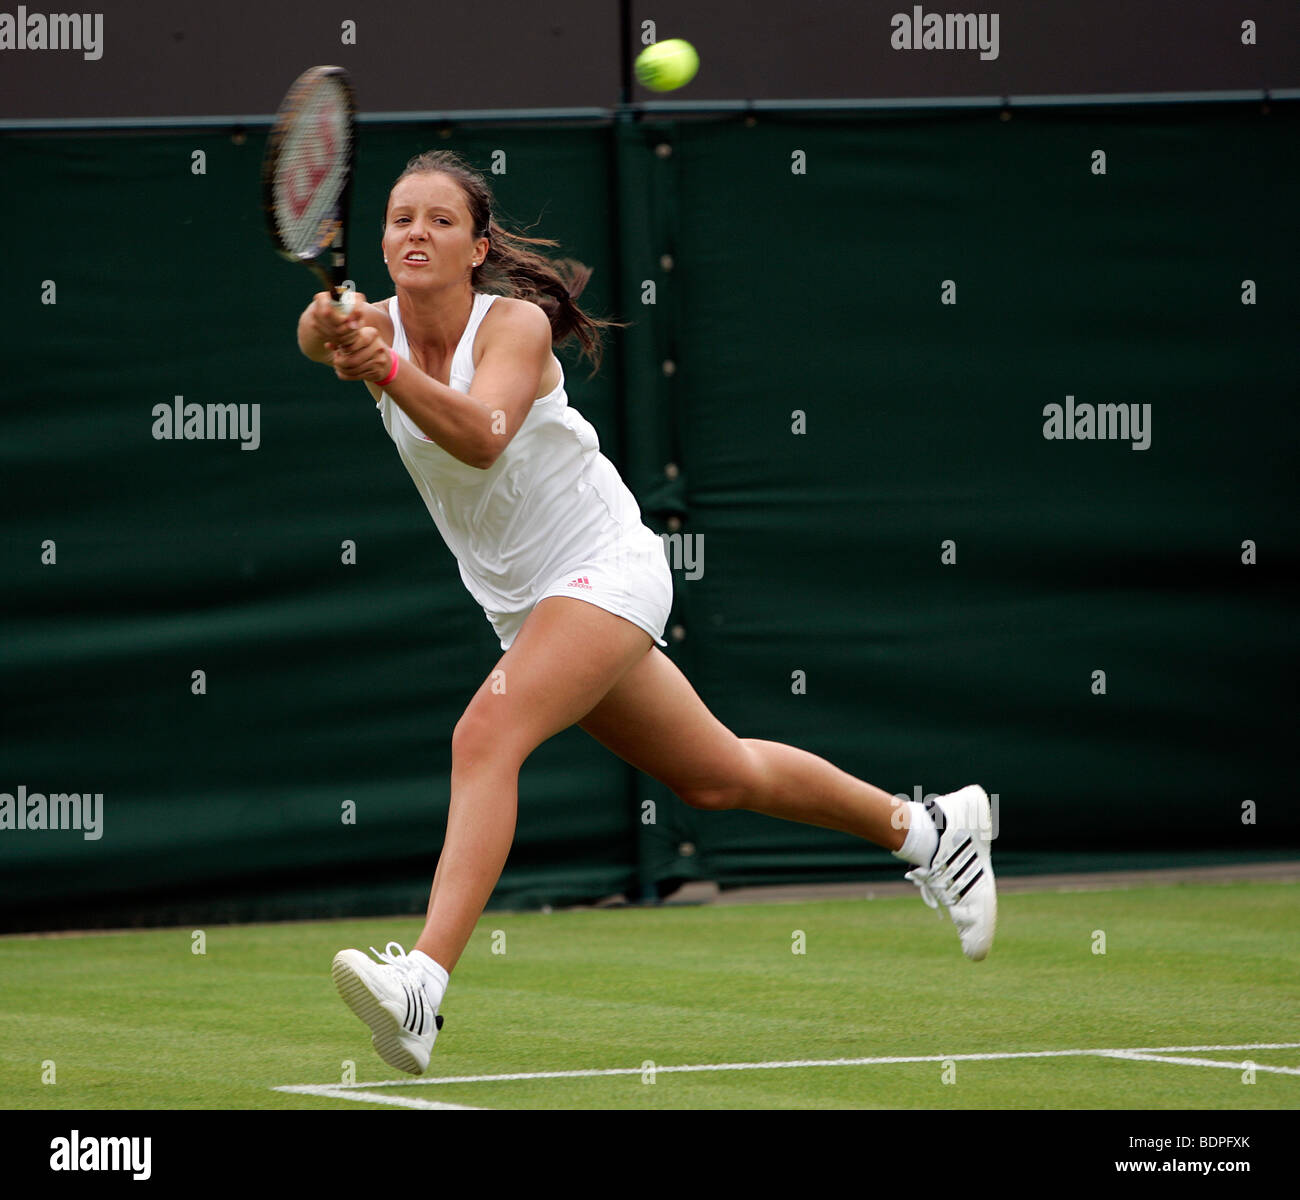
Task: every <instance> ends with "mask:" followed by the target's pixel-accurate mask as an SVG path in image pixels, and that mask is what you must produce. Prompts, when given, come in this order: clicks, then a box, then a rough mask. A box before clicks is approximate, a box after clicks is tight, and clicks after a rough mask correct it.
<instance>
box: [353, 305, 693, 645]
mask: <svg viewBox="0 0 1300 1200" xmlns="http://www.w3.org/2000/svg"><path fill="white" fill-rule="evenodd" d="M494 300H496V297H495V296H491V295H488V294H486V293H484V292H476V293H475V294H474V307H473V309H472V310H471V312H470V318H469V324H467V325H466V326H465V332H464V333H463V334H462V335H461V339H460V342H459V344H458V345H457V346H456V353H455V355H454V356H453V358H452V363H451V379H450V383H451V386H452V387H453V388H455V389H456V391H458V392H468V391H469V386H470V383H471V381H472V380H473V378H474V337H475V335H476V333H477V332H478V327H479V325H480V324H481V322H482V320H483V318H484V317H485V316H486V315H487V312H488V309H490V308H491V307H492V303H493V301H494ZM388 313H389V316H390V317H391V318H392V322H393V349H394V350H396V351H397V353H398V354H400V355H401V356H402V357H403V358H405V359H408V360H409V359H410V356H411V355H410V345H409V343H408V342H407V340H406V330H405V329H404V328H403V326H402V317H401V313H400V312H399V311H398V305H397V297H396V296H394V297H393V298H392V299H390V300H389V301H388ZM377 407H378V409H379V412H380V415H381V416H382V417H383V420H384V428H385V429H386V430H387V431H388V434H389V436H390V437H391V438H392V439H393V442H394V444H395V445H396V446H397V452H398V454H399V455H400V456H401V459H402V462H403V463H405V464H406V469H407V470H408V471H409V472H410V473H411V478H412V479H413V480H414V481H415V486H416V487H417V488H418V489H419V492H420V495H421V496H422V497H423V498H424V503H425V505H426V506H427V507H428V509H429V515H430V516H431V517H433V520H434V523H435V524H436V525H437V526H438V531H439V532H440V533H441V534H442V536H443V540H444V541H446V543H447V545H448V547H449V548H450V549H451V552H452V553H453V554H454V555H455V556H456V559H457V561H458V562H459V563H460V576H461V579H462V580H464V583H465V586H466V587H467V588H468V589H469V592H470V595H472V596H473V597H474V599H475V600H477V601H478V602H479V604H480V605H482V606H483V611H484V612H485V613H486V615H487V618H488V620H489V621H490V622H491V623H492V626H493V628H494V629H495V630H496V632H497V635H498V637H499V638H500V639H501V648H502V649H503V650H508V649H509V648H510V644H511V643H512V642H513V641H514V639H515V635H516V634H517V633H518V632H519V629H520V627H521V626H522V625H523V623H524V619H525V618H526V617H527V616H528V614H529V613H530V612H531V611H532V609H533V606H534V605H535V604H537V602H538V601H539V600H541V599H543V598H544V597H546V596H573V597H575V598H577V599H579V600H585V601H587V602H588V603H590V604H595V605H596V606H598V607H599V608H603V609H606V610H608V611H610V612H613V613H617V614H618V615H619V616H621V617H625V618H626V619H627V620H629V621H631V622H632V623H633V624H635V625H638V626H640V628H642V629H644V630H645V631H646V632H647V633H649V634H650V636H651V637H653V638H654V639H655V640H656V641H657V642H658V643H659V644H660V645H661V646H663V645H666V644H667V643H666V642H664V640H663V630H664V625H665V623H666V622H667V620H668V613H669V610H670V608H671V607H672V597H673V585H672V573H671V572H670V571H669V569H668V562H667V558H666V557H665V555H664V550H663V545H662V543H661V542H660V540H659V538H658V537H657V536H656V535H655V534H654V532H653V531H651V530H650V529H648V528H647V527H646V526H645V524H643V522H642V520H641V510H640V508H639V507H638V505H637V502H636V499H635V498H634V497H633V495H632V493H631V492H630V491H628V489H627V485H626V484H624V482H623V480H622V479H621V478H620V476H619V474H618V471H617V470H615V468H614V465H613V464H612V463H611V462H610V461H609V460H608V459H607V458H606V457H605V456H604V455H603V454H601V452H600V441H599V439H598V438H597V436H596V431H595V430H594V429H593V428H592V427H591V424H590V423H589V422H588V421H587V420H586V419H585V418H584V417H583V416H582V415H581V414H580V413H577V412H575V411H574V410H573V409H572V408H570V407H569V400H568V397H567V395H566V394H565V391H564V371H563V368H561V370H560V382H559V383H558V384H557V385H556V386H555V389H554V390H553V391H552V392H550V393H549V394H548V395H546V396H543V397H541V398H540V399H539V400H535V401H533V407H532V409H531V411H530V412H529V414H528V416H527V418H526V419H525V420H524V423H523V425H522V426H521V427H520V428H519V431H518V432H517V433H516V434H515V436H514V437H513V438H512V439H511V440H510V442H509V443H508V444H507V445H506V448H505V450H504V451H503V452H502V453H501V455H500V456H499V457H498V458H497V460H496V462H494V463H493V464H492V466H490V467H489V468H488V469H487V470H481V469H479V468H477V467H471V466H469V465H468V464H467V463H463V462H461V461H460V460H459V459H458V458H455V457H454V456H452V455H451V454H448V453H447V451H446V450H444V449H443V448H442V447H441V446H439V445H438V444H437V443H436V442H434V441H431V440H430V439H429V438H427V437H426V436H425V435H424V434H423V433H422V432H421V431H420V429H419V427H418V426H417V425H416V424H415V422H414V421H413V420H411V418H410V417H409V416H407V414H406V413H405V412H404V411H403V410H402V408H401V407H400V406H399V405H398V404H397V403H396V402H395V401H394V400H393V399H392V398H391V397H390V396H389V395H388V393H387V392H385V393H383V395H382V396H381V397H380V399H379V403H378V406H377Z"/></svg>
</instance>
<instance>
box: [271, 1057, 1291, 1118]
mask: <svg viewBox="0 0 1300 1200" xmlns="http://www.w3.org/2000/svg"><path fill="white" fill-rule="evenodd" d="M1297 1049H1300V1042H1241V1043H1237V1044H1235V1045H1229V1046H1135V1047H1133V1048H1131V1049H1124V1048H1120V1049H1110V1050H1105V1049H1096V1050H1015V1051H1004V1052H997V1051H995V1052H992V1053H988V1054H918V1055H888V1056H882V1057H875V1058H810V1059H793V1060H790V1061H787V1062H757V1063H703V1064H691V1065H684V1066H668V1067H661V1066H659V1065H658V1064H656V1065H655V1066H654V1072H655V1074H656V1075H659V1074H664V1075H673V1074H687V1073H694V1072H699V1071H777V1070H791V1069H798V1068H805V1067H874V1066H890V1065H895V1064H899V1063H927V1062H929V1063H943V1062H995V1061H1001V1060H1004V1059H1022V1058H1086V1057H1097V1058H1129V1059H1133V1060H1134V1061H1138V1062H1166V1063H1173V1064H1175V1065H1186V1066H1207V1067H1232V1068H1234V1069H1237V1070H1245V1069H1246V1064H1245V1063H1241V1064H1236V1063H1225V1062H1221V1061H1218V1060H1216V1059H1211V1058H1207V1059H1182V1060H1180V1059H1177V1058H1166V1057H1162V1056H1163V1055H1171V1054H1179V1053H1186V1052H1190V1051H1205V1050H1214V1051H1217V1050H1297ZM1253 1065H1254V1067H1255V1070H1257V1071H1271V1072H1275V1073H1278V1074H1284V1075H1300V1070H1296V1069H1294V1068H1291V1067H1268V1066H1261V1065H1259V1064H1258V1063H1256V1064H1253ZM649 1069H650V1068H648V1067H646V1068H642V1067H607V1068H601V1069H593V1070H577V1071H518V1072H512V1073H509V1074H504V1075H444V1076H440V1077H434V1078H432V1079H386V1080H376V1081H375V1082H373V1083H352V1084H346V1083H338V1084H331V1085H320V1084H315V1085H303V1086H294V1087H278V1088H275V1089H274V1090H275V1091H277V1092H300V1093H303V1094H305V1095H328V1096H330V1097H331V1098H336V1099H345V1098H359V1097H361V1096H362V1095H364V1096H365V1098H366V1099H373V1101H374V1102H375V1103H380V1104H383V1103H396V1102H397V1098H396V1097H394V1098H393V1099H392V1100H391V1101H390V1100H389V1099H388V1098H386V1097H380V1096H378V1095H376V1094H375V1093H374V1092H366V1093H362V1092H360V1091H358V1089H362V1088H365V1089H370V1088H392V1087H411V1086H431V1085H435V1084H444V1083H511V1082H517V1081H520V1080H527V1079H595V1078H599V1077H602V1076H616V1075H642V1074H644V1073H645V1072H646V1071H648V1070H649ZM408 1107H419V1108H425V1107H445V1108H461V1107H468V1106H465V1105H433V1104H431V1103H430V1102H427V1101H418V1102H410V1103H408Z"/></svg>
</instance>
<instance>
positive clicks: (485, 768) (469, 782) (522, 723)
mask: <svg viewBox="0 0 1300 1200" xmlns="http://www.w3.org/2000/svg"><path fill="white" fill-rule="evenodd" d="M651 644H652V642H651V638H650V635H649V634H648V633H646V632H645V631H644V630H642V629H639V628H637V626H635V625H633V624H632V623H631V622H630V621H625V620H624V619H623V618H622V617H618V616H615V615H614V614H612V613H609V612H606V611H605V610H604V609H601V608H597V607H596V606H595V605H593V604H588V603H587V602H586V601H584V600H576V599H570V598H568V597H565V596H553V597H548V598H547V599H545V600H542V601H541V602H540V603H538V605H537V607H536V608H534V609H533V611H532V612H531V613H530V614H529V615H528V619H527V620H526V621H525V622H524V624H523V628H521V629H520V631H519V634H518V636H517V637H516V638H515V640H514V642H513V644H512V645H511V647H510V649H509V650H507V651H506V653H505V654H504V655H503V656H502V658H501V660H500V661H499V662H498V663H497V666H496V668H495V669H494V670H493V672H492V674H491V675H490V676H489V677H488V678H487V680H485V681H484V683H483V685H482V686H481V687H480V688H479V690H478V691H477V692H476V693H475V695H474V698H473V699H472V700H471V701H470V703H469V707H468V708H466V710H465V713H464V715H463V716H462V717H461V719H460V721H459V722H458V723H457V725H456V730H455V733H454V734H453V735H452V743H451V807H450V810H449V812H448V814H447V835H446V838H445V840H444V842H443V847H442V854H441V856H440V858H439V860H438V869H437V873H436V874H435V876H434V881H435V882H434V886H433V888H432V890H431V893H430V897H429V908H428V913H427V916H426V920H425V926H424V931H423V932H422V933H421V934H420V938H419V940H418V941H417V942H416V943H415V949H417V950H421V951H423V952H424V953H425V954H427V955H428V956H429V957H430V958H432V959H433V960H434V961H435V962H437V963H439V964H441V966H442V967H443V968H444V969H445V970H447V971H448V972H450V971H451V970H452V969H453V968H454V967H455V966H456V963H457V961H458V960H459V958H460V956H461V954H462V952H463V951H464V949H465V945H466V943H467V942H468V941H469V937H470V934H471V933H472V932H473V931H474V926H475V924H476V922H477V921H478V919H479V917H480V916H481V915H482V912H483V908H484V906H485V905H486V904H487V902H488V898H489V897H490V896H491V895H492V890H493V888H495V887H496V884H497V879H498V878H499V877H500V875H501V869H502V868H503V867H504V866H505V862H506V856H507V855H508V854H509V852H510V845H511V842H513V840H514V836H515V816H516V809H517V803H518V777H519V768H520V766H521V765H522V764H523V761H524V759H526V758H527V757H528V756H529V754H531V753H532V752H533V750H534V749H536V747H537V746H539V745H540V744H541V743H542V742H544V741H545V740H546V739H547V738H549V737H551V736H552V735H554V734H556V733H559V732H560V731H561V730H563V729H567V728H568V727H569V726H570V725H572V724H574V723H575V722H576V721H578V720H579V718H581V717H582V716H584V715H585V714H586V713H588V712H590V711H591V709H592V708H593V707H594V706H595V705H596V704H597V703H598V702H599V701H600V699H601V697H602V696H604V695H606V694H607V693H608V692H609V690H610V689H611V688H612V687H613V686H615V684H616V683H617V682H618V680H619V679H620V678H622V677H623V676H624V675H625V674H626V673H627V672H628V670H629V669H630V668H632V667H633V666H634V664H636V663H637V662H638V661H639V660H641V659H643V658H645V657H646V651H647V650H648V649H649V647H650V646H651Z"/></svg>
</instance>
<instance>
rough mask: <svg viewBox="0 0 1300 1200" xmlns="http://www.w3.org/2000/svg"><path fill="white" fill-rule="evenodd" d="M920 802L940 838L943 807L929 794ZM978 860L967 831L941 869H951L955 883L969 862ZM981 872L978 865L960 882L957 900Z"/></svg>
mask: <svg viewBox="0 0 1300 1200" xmlns="http://www.w3.org/2000/svg"><path fill="white" fill-rule="evenodd" d="M921 803H922V804H924V805H925V811H926V812H928V813H929V814H930V819H931V820H933V821H934V827H935V829H936V830H938V832H939V837H940V839H942V838H943V829H944V812H943V809H941V808H940V807H939V806H938V804H936V803H935V801H934V799H933V797H931V796H927V797H925V799H924V800H923V801H922V802H921ZM967 850H969V851H970V854H969V856H968V857H967V858H966V860H965V861H964V862H963V863H962V864H961V866H959V867H958V868H957V869H956V870H955V871H951V868H952V865H953V863H954V862H956V861H957V859H959V858H960V857H961V856H962V855H963V854H965V853H966V851H967ZM978 861H979V857H978V855H976V853H975V848H974V847H973V846H972V845H971V836H970V834H969V833H968V834H966V836H965V838H964V839H963V840H962V842H961V843H960V844H959V845H958V846H957V849H956V850H954V851H953V852H952V853H951V854H950V855H949V856H948V860H947V861H946V862H945V863H943V864H942V869H943V870H944V871H945V872H948V871H951V875H950V878H951V879H952V882H953V883H954V884H957V883H959V882H961V877H962V874H963V873H964V872H966V871H968V870H970V867H971V864H972V863H975V862H978ZM931 869H933V864H931ZM983 874H984V868H983V867H980V869H979V870H978V871H976V872H975V874H974V875H972V876H971V877H970V878H969V879H968V880H966V882H965V883H964V884H962V888H961V890H960V891H959V892H958V893H957V899H959V900H961V899H963V898H964V897H965V895H966V893H967V892H969V891H970V890H971V888H973V887H974V886H975V885H976V884H977V883H978V882H979V881H980V878H981V876H983Z"/></svg>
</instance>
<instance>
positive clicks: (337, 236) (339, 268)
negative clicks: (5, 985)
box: [262, 66, 357, 312]
mask: <svg viewBox="0 0 1300 1200" xmlns="http://www.w3.org/2000/svg"><path fill="white" fill-rule="evenodd" d="M325 78H332V79H334V80H335V81H336V82H337V83H338V84H339V85H341V88H342V91H343V97H344V123H345V125H346V131H347V152H346V157H345V159H344V163H343V187H342V189H341V190H340V192H339V198H338V202H337V204H336V205H335V208H334V211H333V213H332V214H331V217H330V219H331V220H333V221H334V222H335V223H336V224H335V230H334V234H333V236H332V237H331V238H330V239H329V240H328V241H326V242H324V243H322V245H321V247H320V248H319V249H318V250H317V251H316V252H315V253H314V254H300V253H298V252H297V251H295V250H292V249H290V248H289V247H288V246H287V245H286V244H285V242H284V239H283V237H282V235H281V232H280V223H279V220H278V219H277V217H276V210H275V184H276V177H277V175H278V173H279V167H280V156H281V153H282V151H283V149H284V146H285V142H286V141H287V139H288V137H289V134H290V132H291V130H292V129H293V126H294V122H295V121H296V120H297V118H298V115H299V113H300V112H301V110H302V108H303V105H304V103H305V102H306V100H307V99H308V97H309V96H310V95H311V93H312V92H313V91H314V90H315V89H316V88H317V87H319V86H320V85H321V81H322V80H323V79H325ZM356 111H357V110H356V92H355V90H354V88H353V86H352V79H351V77H350V76H349V75H348V72H347V71H346V70H345V69H344V68H343V67H334V66H323V67H310V68H308V69H307V70H306V71H304V72H303V73H302V74H301V75H299V76H298V78H297V79H295V80H294V82H293V84H292V86H291V87H290V88H289V90H288V92H287V93H286V94H285V97H284V100H283V101H282V103H281V104H280V109H279V111H278V112H277V113H276V117H275V125H274V127H273V128H272V130H271V136H270V137H269V138H268V140H267V143H266V154H265V156H264V157H263V159H262V211H263V214H264V215H265V218H266V226H267V231H268V232H269V233H270V235H271V240H272V242H274V243H275V249H276V253H278V254H279V255H280V257H281V258H284V259H287V260H288V261H289V262H296V263H301V264H302V265H303V266H305V267H307V268H308V270H310V271H312V272H313V273H314V274H315V275H316V277H317V278H318V279H319V280H320V281H321V283H323V284H324V285H325V287H326V288H327V289H328V290H329V291H330V293H331V295H332V298H333V302H334V306H335V308H337V309H341V310H342V311H345V312H350V311H351V309H352V297H353V292H352V291H351V290H350V289H348V288H345V287H344V284H345V283H347V282H348V279H347V231H348V219H349V217H350V215H351V210H352V181H353V173H354V168H355V166H356V155H357V136H356ZM327 253H328V255H329V266H328V268H327V267H326V266H325V265H324V264H323V263H322V261H321V260H322V259H323V258H324V257H325V256H326V254H327Z"/></svg>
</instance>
